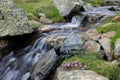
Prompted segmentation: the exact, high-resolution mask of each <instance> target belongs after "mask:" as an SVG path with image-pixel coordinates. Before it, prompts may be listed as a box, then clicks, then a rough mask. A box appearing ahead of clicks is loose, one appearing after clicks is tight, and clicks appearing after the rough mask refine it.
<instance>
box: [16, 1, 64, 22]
mask: <svg viewBox="0 0 120 80" xmlns="http://www.w3.org/2000/svg"><path fill="white" fill-rule="evenodd" d="M14 2H15V3H16V4H17V5H18V6H19V7H21V8H23V10H24V11H25V12H26V14H27V16H28V19H30V20H31V19H33V20H39V13H44V14H45V15H46V17H47V18H49V19H52V20H53V21H54V22H59V21H62V20H63V17H61V16H60V14H59V11H58V10H57V8H56V7H55V6H54V4H53V2H52V0H37V1H36V2H26V1H24V0H14Z"/></svg>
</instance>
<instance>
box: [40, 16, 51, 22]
mask: <svg viewBox="0 0 120 80" xmlns="http://www.w3.org/2000/svg"><path fill="white" fill-rule="evenodd" d="M39 22H40V23H44V24H51V23H53V21H52V20H50V19H48V18H46V17H40V19H39Z"/></svg>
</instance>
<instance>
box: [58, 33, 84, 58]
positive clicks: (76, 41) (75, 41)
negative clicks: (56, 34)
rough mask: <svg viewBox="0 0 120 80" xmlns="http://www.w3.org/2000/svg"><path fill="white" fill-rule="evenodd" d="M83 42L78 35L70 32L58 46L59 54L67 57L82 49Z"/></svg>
mask: <svg viewBox="0 0 120 80" xmlns="http://www.w3.org/2000/svg"><path fill="white" fill-rule="evenodd" d="M83 42H84V41H83V40H82V38H81V37H80V36H79V35H77V34H75V33H72V34H70V35H69V36H68V38H67V39H66V40H65V41H64V43H63V45H62V47H61V48H60V53H61V55H62V56H65V57H69V56H71V55H73V54H75V53H77V52H78V51H81V50H82V49H83Z"/></svg>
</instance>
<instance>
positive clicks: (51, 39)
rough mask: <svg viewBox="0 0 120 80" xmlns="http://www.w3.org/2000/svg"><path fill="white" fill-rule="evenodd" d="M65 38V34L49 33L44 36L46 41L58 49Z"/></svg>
mask: <svg viewBox="0 0 120 80" xmlns="http://www.w3.org/2000/svg"><path fill="white" fill-rule="evenodd" d="M66 38H67V36H66V35H51V36H48V37H47V38H46V42H47V43H48V44H49V45H51V46H53V47H54V48H55V49H59V48H60V47H61V46H62V45H63V43H64V41H65V39H66Z"/></svg>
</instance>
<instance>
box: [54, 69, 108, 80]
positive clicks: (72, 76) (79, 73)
mask: <svg viewBox="0 0 120 80" xmlns="http://www.w3.org/2000/svg"><path fill="white" fill-rule="evenodd" d="M53 80H109V79H108V78H106V77H104V76H101V75H99V74H97V73H95V72H94V71H91V70H72V71H63V70H60V69H59V68H58V69H57V71H56V74H55V77H54V79H53Z"/></svg>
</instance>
